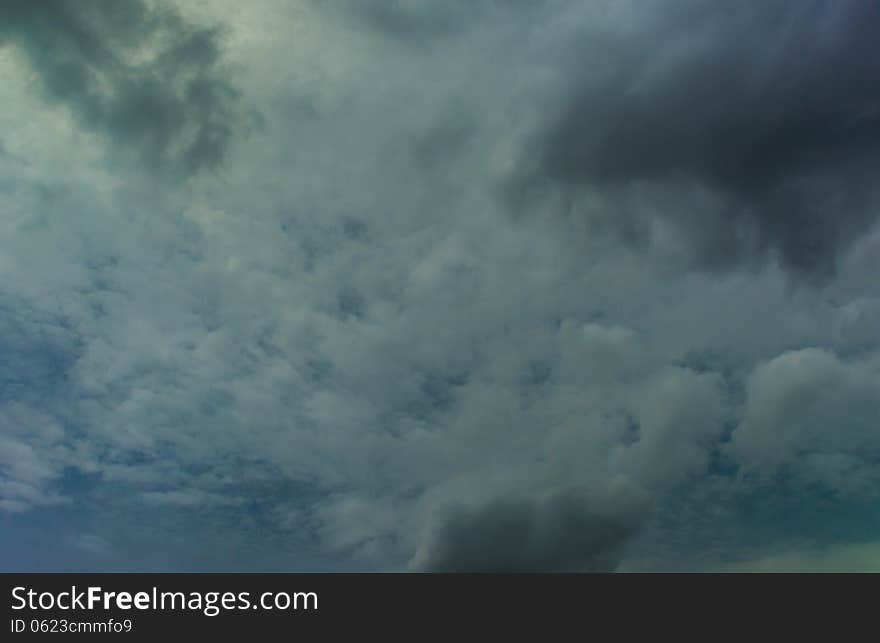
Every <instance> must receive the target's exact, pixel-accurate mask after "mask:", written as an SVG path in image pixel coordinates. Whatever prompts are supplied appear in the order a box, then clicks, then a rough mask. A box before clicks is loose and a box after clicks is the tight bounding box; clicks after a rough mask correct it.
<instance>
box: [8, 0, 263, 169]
mask: <svg viewBox="0 0 880 643" xmlns="http://www.w3.org/2000/svg"><path fill="white" fill-rule="evenodd" d="M222 35H223V34H222V31H221V30H220V29H219V28H217V27H203V26H200V25H196V24H192V23H190V22H188V21H187V20H186V19H185V18H184V17H183V16H182V15H181V14H180V13H178V12H177V11H176V10H175V9H174V8H173V7H171V6H167V5H165V4H152V3H148V2H145V1H142V0H126V1H124V2H115V1H112V0H110V1H98V2H89V3H85V4H84V3H80V2H73V1H66V0H62V1H61V2H53V3H52V4H51V6H49V5H41V4H35V3H33V2H27V1H26V0H12V1H10V2H4V3H3V6H2V8H0V46H2V45H6V46H7V47H9V46H11V47H13V48H14V49H15V50H16V51H17V52H19V53H20V54H21V55H22V59H23V60H25V61H26V62H27V64H28V65H29V66H30V68H31V69H32V70H33V72H34V74H35V76H36V78H37V80H38V83H39V86H40V87H41V89H42V93H43V96H45V97H46V98H47V99H48V100H50V101H52V102H54V103H57V104H59V105H62V106H64V107H66V108H67V109H69V110H70V113H71V114H72V115H73V117H74V119H75V120H76V121H77V122H78V123H79V124H80V125H81V126H82V127H84V128H86V129H87V130H89V131H92V132H95V133H97V134H99V135H101V136H102V137H104V138H105V139H106V140H107V141H108V144H109V145H110V148H111V150H112V153H113V155H114V156H116V157H118V158H124V159H134V160H138V161H140V162H141V163H143V164H144V165H145V166H147V167H148V168H150V169H152V170H162V171H163V172H166V173H167V174H168V175H169V176H171V175H189V174H193V173H196V172H199V171H201V170H214V169H217V168H218V167H219V166H220V165H221V164H222V163H223V161H224V158H225V157H226V154H227V150H228V148H229V145H230V143H231V141H232V140H233V138H234V137H235V136H237V135H238V134H240V133H241V132H242V130H243V129H244V128H245V127H246V126H247V121H246V119H244V117H243V113H242V110H241V109H240V108H239V107H240V106H239V99H240V91H239V90H238V89H237V88H236V86H235V85H234V83H233V80H232V76H231V73H230V72H229V70H228V69H227V68H226V66H225V65H224V64H223V60H222V54H223V51H222V47H223V38H222Z"/></svg>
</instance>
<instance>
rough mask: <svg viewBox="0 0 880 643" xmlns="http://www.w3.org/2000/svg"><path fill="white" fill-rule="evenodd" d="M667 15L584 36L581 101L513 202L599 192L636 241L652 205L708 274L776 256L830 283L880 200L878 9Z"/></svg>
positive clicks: (727, 8)
mask: <svg viewBox="0 0 880 643" xmlns="http://www.w3.org/2000/svg"><path fill="white" fill-rule="evenodd" d="M640 6H641V5H640ZM650 6H651V7H655V8H656V7H657V5H653V4H652V5H650ZM660 7H661V10H660V11H656V12H655V13H651V15H650V16H648V17H647V18H646V16H645V14H644V12H646V11H650V10H648V9H645V8H644V6H641V11H642V15H640V16H638V17H637V19H634V20H633V22H632V24H629V25H627V26H625V28H620V29H619V30H617V31H616V32H615V33H613V34H612V33H610V31H609V32H602V33H587V34H583V33H582V34H581V35H582V36H583V40H582V42H580V43H578V44H577V45H576V46H574V47H572V49H571V50H570V51H575V52H577V53H576V55H574V59H575V60H574V63H573V64H572V67H571V69H572V70H573V71H571V73H570V75H569V79H570V82H571V83H572V84H573V86H574V87H575V89H573V90H571V91H570V92H568V94H567V98H566V99H565V101H563V104H562V106H561V108H560V109H559V110H558V111H556V112H555V114H556V116H554V117H553V118H552V123H550V124H549V125H548V126H546V127H545V128H543V129H542V130H541V132H540V133H539V134H538V135H537V136H536V139H535V140H534V141H533V143H535V147H533V148H531V149H530V150H529V154H530V158H531V160H530V165H529V169H528V170H526V172H525V176H526V178H524V179H523V180H522V182H521V183H517V182H516V181H515V182H514V184H516V185H517V191H515V192H513V193H512V195H514V196H517V197H521V196H523V194H524V193H528V192H529V191H530V190H531V189H532V188H534V187H536V186H544V187H546V186H548V185H549V186H556V187H557V188H558V187H559V186H563V188H564V189H565V190H566V191H568V190H570V189H572V188H574V189H575V190H577V189H579V188H588V189H593V190H594V191H596V190H598V192H599V193H601V194H603V195H605V196H606V197H608V198H609V201H608V205H609V208H610V209H612V210H614V211H615V213H614V214H613V215H606V216H610V217H616V227H617V228H618V229H619V230H622V231H623V232H624V233H625V236H628V237H629V238H631V239H640V238H641V237H642V236H643V233H644V229H645V228H646V227H649V226H645V225H644V223H645V221H644V219H645V217H648V218H650V217H651V216H654V215H646V214H644V213H645V212H647V210H648V209H651V210H653V211H654V212H656V213H657V216H660V217H662V218H663V219H664V220H665V221H666V222H669V223H672V224H673V225H674V226H676V227H677V228H678V230H679V231H680V232H681V233H682V235H683V237H684V239H685V240H686V241H687V242H688V243H689V244H690V245H691V246H692V248H693V250H694V254H695V258H696V260H697V262H698V263H699V264H701V265H702V266H703V267H706V268H727V267H731V266H733V265H738V264H741V263H746V262H751V261H755V260H758V259H761V258H763V257H765V256H768V255H771V254H772V255H775V256H776V257H778V259H779V261H780V263H781V264H782V265H783V266H785V267H786V268H788V269H790V270H791V271H792V272H795V273H799V274H802V275H812V276H821V275H827V274H828V273H830V272H832V271H833V269H834V266H835V262H836V258H837V257H838V256H839V254H840V253H841V252H842V251H844V250H845V249H846V248H847V247H848V246H849V245H850V244H851V243H852V242H853V240H854V239H855V238H857V237H859V236H860V235H862V234H864V233H865V232H866V230H867V229H868V228H869V227H870V226H871V224H872V223H873V222H874V221H875V219H876V215H877V212H878V207H877V206H878V203H880V201H878V199H877V198H876V197H877V194H876V192H877V190H876V189H875V187H874V186H875V184H876V176H877V169H878V161H880V5H878V4H877V3H871V2H862V1H857V0H852V1H841V2H824V1H819V0H811V1H804V2H795V1H788V0H774V1H770V2H761V3H756V2H733V3H728V2H705V1H697V0H687V1H684V2H682V1H678V0H676V1H673V2H665V3H661V5H660ZM566 64H569V63H566ZM551 189H555V188H552V187H551ZM523 191H524V192H523ZM640 212H641V214H640ZM640 220H641V221H640ZM640 225H641V226H642V227H641V228H640Z"/></svg>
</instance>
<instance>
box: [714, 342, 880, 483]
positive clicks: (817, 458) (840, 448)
mask: <svg viewBox="0 0 880 643" xmlns="http://www.w3.org/2000/svg"><path fill="white" fill-rule="evenodd" d="M878 375H880V372H878V368H877V364H876V363H874V362H872V361H870V360H869V361H864V360H859V361H842V360H840V359H839V358H838V357H837V356H836V355H834V354H833V353H830V352H828V351H826V350H821V349H815V348H808V349H803V350H799V351H791V352H788V353H784V354H783V355H780V356H778V357H776V358H774V359H772V360H770V361H769V362H767V363H765V364H761V365H760V366H758V367H757V368H756V369H755V371H754V373H752V375H751V376H750V377H749V380H748V383H747V397H746V406H745V413H744V417H743V421H742V423H741V424H740V425H739V426H738V427H737V429H736V430H735V431H734V432H733V435H732V439H731V443H730V445H729V450H730V453H731V454H732V455H733V456H734V457H735V458H736V459H737V460H738V461H739V462H740V463H742V466H743V473H744V474H746V475H748V474H755V475H758V476H768V475H774V474H777V473H787V474H788V475H789V476H793V477H794V478H795V479H799V480H800V481H802V483H803V484H815V483H819V484H822V485H824V486H826V488H829V489H832V490H834V491H835V492H838V493H841V494H844V495H856V496H862V497H866V496H867V497H873V496H875V495H876V491H875V490H876V489H877V483H878V482H880V480H878V477H877V464H878V462H880V440H878V438H877V429H878V422H880V420H878V418H880V377H878Z"/></svg>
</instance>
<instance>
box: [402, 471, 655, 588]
mask: <svg viewBox="0 0 880 643" xmlns="http://www.w3.org/2000/svg"><path fill="white" fill-rule="evenodd" d="M647 508H648V503H647V501H646V499H645V497H644V496H643V495H639V493H638V492H637V490H635V489H631V488H620V489H617V490H615V492H614V493H613V497H611V498H601V499H600V500H598V501H597V499H596V498H595V497H592V495H591V494H590V493H589V491H587V490H584V489H580V488H573V489H565V490H561V491H557V492H555V493H552V494H550V495H548V496H546V497H543V498H538V499H534V498H522V497H520V498H502V499H496V500H493V501H492V502H490V503H488V504H487V505H485V506H482V507H478V508H474V509H467V508H461V507H458V508H455V509H453V510H451V511H449V512H447V513H448V514H449V515H448V516H447V517H446V518H445V519H444V520H443V521H442V522H441V523H440V525H439V526H438V527H436V528H435V529H434V531H432V532H431V533H430V534H428V536H427V538H426V540H425V542H424V543H423V544H422V546H421V548H420V549H419V550H418V551H417V553H416V555H415V558H414V559H413V561H412V563H411V564H412V566H413V568H415V569H417V570H420V571H432V572H576V571H611V570H613V569H614V568H615V567H616V565H617V562H618V558H619V556H620V552H621V549H622V547H623V545H624V544H625V543H626V541H627V539H628V538H629V537H631V536H632V535H633V533H634V532H635V530H636V529H637V528H638V526H639V524H640V523H641V522H642V520H644V517H645V515H646V512H647Z"/></svg>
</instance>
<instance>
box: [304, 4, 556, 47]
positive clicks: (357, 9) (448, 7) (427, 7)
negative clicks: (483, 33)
mask: <svg viewBox="0 0 880 643" xmlns="http://www.w3.org/2000/svg"><path fill="white" fill-rule="evenodd" d="M318 4H324V5H327V6H330V7H332V8H333V9H334V10H335V11H337V12H338V13H341V14H342V15H343V16H346V17H350V18H354V19H355V20H356V21H357V22H360V23H362V24H364V25H366V26H367V27H368V28H370V29H371V30H373V31H375V32H376V33H378V34H380V35H382V36H384V37H386V38H388V39H390V40H394V41H397V42H400V43H404V44H407V45H413V46H425V45H428V44H431V43H433V42H434V41H436V40H438V39H440V38H448V37H452V36H456V35H460V34H461V33H463V32H464V31H466V30H467V29H468V28H469V27H471V26H473V25H474V24H476V23H478V22H479V21H480V19H481V18H484V17H485V16H486V15H487V14H488V13H489V12H491V11H493V10H499V11H522V10H530V9H536V8H538V7H540V5H541V4H542V2H537V1H535V0H447V1H446V2H436V1H435V0H331V2H318Z"/></svg>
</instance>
